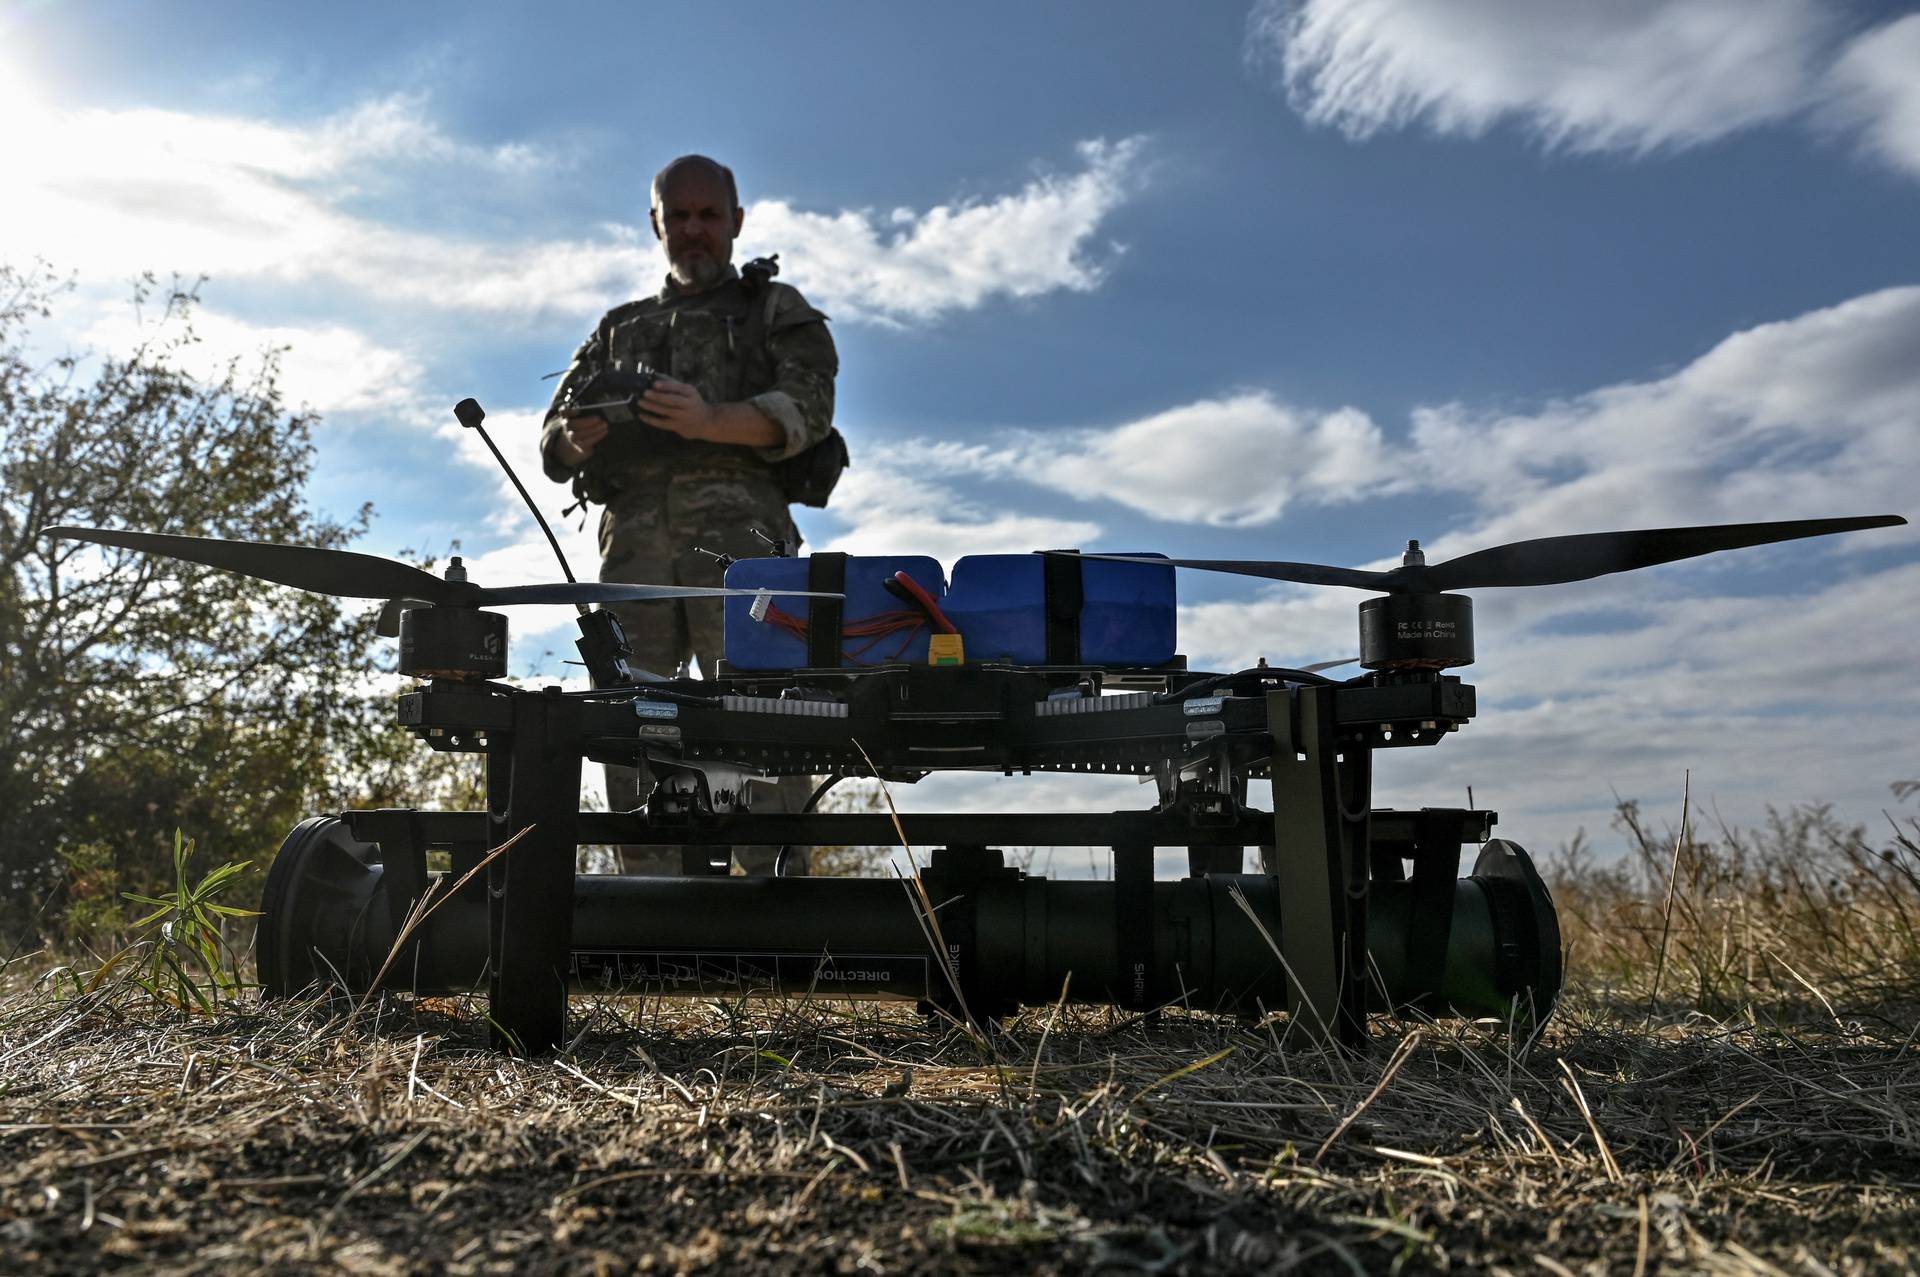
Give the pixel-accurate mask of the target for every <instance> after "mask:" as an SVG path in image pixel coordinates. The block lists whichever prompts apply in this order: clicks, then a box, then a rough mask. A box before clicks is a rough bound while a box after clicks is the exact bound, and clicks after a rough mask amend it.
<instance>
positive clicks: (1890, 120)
mask: <svg viewBox="0 0 1920 1277" xmlns="http://www.w3.org/2000/svg"><path fill="white" fill-rule="evenodd" d="M1829 80H1830V88H1831V91H1832V94H1833V101H1832V104H1831V117H1832V118H1834V119H1836V120H1839V121H1841V122H1843V123H1847V124H1852V125H1854V126H1856V127H1858V128H1859V129H1860V131H1861V134H1862V138H1863V141H1864V142H1865V144H1866V146H1867V148H1868V149H1869V150H1870V151H1872V152H1873V153H1874V154H1876V155H1878V156H1879V157H1880V158H1881V159H1882V160H1884V161H1885V162H1886V163H1888V164H1890V165H1892V166H1893V167H1894V168H1896V169H1899V170H1901V171H1904V172H1906V173H1907V174H1909V175H1911V176H1915V177H1920V14H1913V15H1911V16H1908V17H1905V18H1901V19H1900V20H1898V21H1896V22H1890V23H1888V24H1887V25H1885V26H1883V27H1879V28H1876V29H1875V30H1872V31H1869V32H1867V33H1866V34H1864V35H1862V36H1860V37H1859V38H1858V39H1856V40H1855V41H1854V42H1853V43H1852V44H1851V45H1849V46H1848V47H1847V49H1846V51H1845V52H1844V53H1842V54H1841V56H1840V58H1839V60H1838V61H1837V62H1835V63H1834V66H1833V70H1832V72H1831V74H1830V76H1829Z"/></svg>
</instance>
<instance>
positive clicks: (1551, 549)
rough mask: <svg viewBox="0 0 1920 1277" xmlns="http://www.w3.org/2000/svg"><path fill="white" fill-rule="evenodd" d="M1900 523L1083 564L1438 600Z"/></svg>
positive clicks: (1782, 525)
mask: <svg viewBox="0 0 1920 1277" xmlns="http://www.w3.org/2000/svg"><path fill="white" fill-rule="evenodd" d="M1905 522H1906V520H1905V519H1903V518H1901V517H1900V516H1899V515H1897V514H1876V515H1866V516H1863V517H1860V518H1853V519H1790V520H1786V521H1784V522H1777V523H1724V524H1710V525H1708V526H1706V527H1698V528H1649V529H1646V530H1644V531H1639V532H1588V533H1583V534H1581V535H1578V536H1564V537H1539V538H1536V539H1534V540H1531V541H1515V542H1512V543H1510V544H1508V545H1498V546H1494V547H1492V548H1491V549H1487V550H1475V551H1474V552H1473V553H1471V554H1463V555H1461V556H1460V557H1459V558H1457V559H1448V560H1447V561H1446V562H1445V563H1436V564H1433V565H1432V566H1428V565H1427V564H1426V563H1425V562H1424V561H1422V559H1421V556H1420V550H1419V543H1418V542H1409V544H1408V552H1407V561H1406V562H1405V563H1403V564H1402V565H1401V566H1400V567H1397V568H1393V569H1392V570H1390V571H1386V572H1369V571H1366V570H1363V569H1360V568H1336V567H1328V566H1325V565H1323V564H1319V563H1288V562H1285V561H1282V560H1269V559H1151V558H1134V557H1131V556H1128V555H1120V554H1088V555H1083V556H1082V557H1083V558H1088V559H1108V560H1111V561H1113V562H1116V563H1147V564H1171V565H1172V566H1174V567H1177V568H1195V569H1199V570H1201V571H1206V572H1231V573H1234V574H1236V575H1239V576H1258V577H1266V578H1267V579H1269V580H1273V581H1298V582H1300V583H1302V584H1305V585H1346V586H1352V587H1353V588H1355V589H1360V590H1378V591H1379V592H1381V593H1383V594H1439V593H1442V592H1443V591H1447V590H1470V589H1487V588H1492V587H1496V586H1516V585H1558V584H1561V583H1563V582H1567V581H1584V580H1587V579H1588V578H1589V577H1596V576H1606V575H1608V574H1609V573H1613V572H1631V571H1632V570H1634V569H1635V568H1646V567H1652V566H1654V565H1655V564H1657V563H1672V562H1674V561H1675V560H1677V559H1691V558H1695V557H1697V556H1699V555H1702V554H1714V553H1717V552H1719V551H1721V550H1738V549H1741V548H1743V547H1745V546H1750V545H1767V544H1770V543H1772V542H1775V541H1794V540H1798V539H1799V538H1801V537H1819V536H1829V535H1831V534H1833V533H1836V532H1858V531H1861V530H1863V529H1866V528H1891V527H1897V526H1899V525H1901V524H1904V523H1905Z"/></svg>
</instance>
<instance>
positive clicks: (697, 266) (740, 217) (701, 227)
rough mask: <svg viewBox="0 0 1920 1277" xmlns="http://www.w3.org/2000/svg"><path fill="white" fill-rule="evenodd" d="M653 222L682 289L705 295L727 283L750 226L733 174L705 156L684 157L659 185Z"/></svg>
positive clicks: (656, 185)
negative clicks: (741, 236) (735, 243)
mask: <svg viewBox="0 0 1920 1277" xmlns="http://www.w3.org/2000/svg"><path fill="white" fill-rule="evenodd" d="M652 218H653V233H654V234H655V235H658V236H659V237H660V241H661V243H662V244H663V245H665V247H666V250H667V261H668V262H669V263H670V264H671V266H672V269H673V282H674V283H675V284H676V285H677V286H679V287H680V288H682V289H686V290H690V291H693V292H704V291H705V290H707V289H709V288H712V287H714V286H715V285H716V284H718V283H720V282H721V281H722V280H723V279H725V278H726V277H727V266H728V264H729V263H730V262H732V261H733V241H734V240H735V238H737V237H738V236H739V234H740V227H741V226H742V224H743V223H744V222H745V220H746V214H745V213H743V212H742V211H741V210H740V193H739V191H738V189H737V188H736V187H735V186H734V184H733V170H731V169H729V168H728V167H727V166H726V165H724V164H721V163H718V162H717V161H714V160H710V159H708V158H707V157H706V156H704V155H683V156H681V157H680V158H679V159H677V160H675V161H674V162H673V163H671V164H669V165H667V166H666V167H665V168H663V169H661V170H660V173H659V175H658V176H657V177H655V178H654V179H653V210H652Z"/></svg>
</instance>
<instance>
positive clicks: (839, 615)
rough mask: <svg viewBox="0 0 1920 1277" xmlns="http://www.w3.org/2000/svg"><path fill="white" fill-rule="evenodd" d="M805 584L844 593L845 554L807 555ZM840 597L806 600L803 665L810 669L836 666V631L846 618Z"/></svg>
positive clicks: (834, 667) (837, 656)
mask: <svg viewBox="0 0 1920 1277" xmlns="http://www.w3.org/2000/svg"><path fill="white" fill-rule="evenodd" d="M807 588H808V589H809V590H818V591H820V592H822V593H826V594H844V593H845V592H846V589H847V556H846V555H844V554H813V555H809V556H807ZM845 604H846V600H844V599H808V600H807V666H808V668H810V669H816V670H825V669H838V668H839V666H840V643H841V637H840V631H841V628H842V623H843V622H844V620H845V618H846V607H845Z"/></svg>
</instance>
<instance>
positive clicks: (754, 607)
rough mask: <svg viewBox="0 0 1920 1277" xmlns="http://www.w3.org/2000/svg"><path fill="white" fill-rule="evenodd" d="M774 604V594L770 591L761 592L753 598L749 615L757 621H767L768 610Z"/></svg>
mask: <svg viewBox="0 0 1920 1277" xmlns="http://www.w3.org/2000/svg"><path fill="white" fill-rule="evenodd" d="M772 603H773V594H772V593H771V592H770V591H767V590H761V591H759V592H758V593H756V594H755V595H754V596H753V602H752V603H749V604H748V605H747V615H748V616H750V617H752V618H753V619H754V620H756V621H764V620H766V619H767V608H768V607H769V606H771V605H772Z"/></svg>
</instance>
